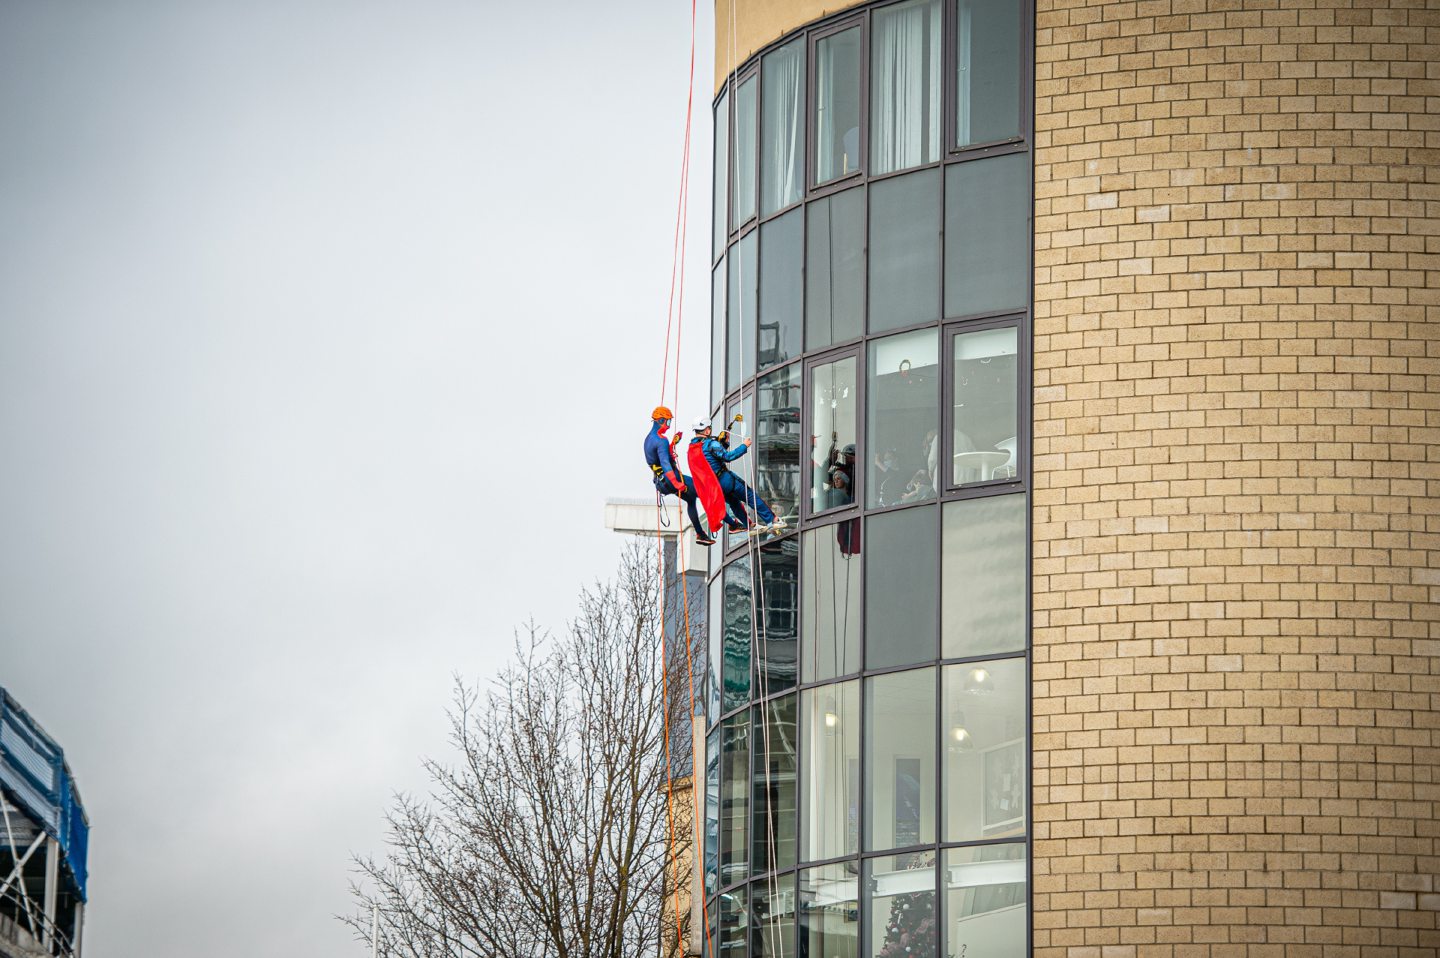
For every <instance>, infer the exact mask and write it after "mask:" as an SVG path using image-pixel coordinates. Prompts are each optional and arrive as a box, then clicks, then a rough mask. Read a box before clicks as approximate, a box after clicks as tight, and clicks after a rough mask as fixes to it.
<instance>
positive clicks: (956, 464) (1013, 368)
mask: <svg viewBox="0 0 1440 958" xmlns="http://www.w3.org/2000/svg"><path fill="white" fill-rule="evenodd" d="M1018 338H1019V333H1018V331H1017V330H1016V328H1015V327H1014V326H1006V327H1003V328H1001V329H982V330H978V331H976V332H973V333H964V334H963V335H960V336H956V337H955V346H954V360H955V375H954V376H953V377H952V378H951V381H950V387H951V391H952V392H953V393H954V397H953V399H952V400H951V409H952V411H953V413H954V415H953V417H952V418H953V419H954V433H953V442H954V449H953V460H954V461H953V465H952V472H951V479H950V481H951V482H952V483H953V484H955V485H957V486H958V485H963V484H964V483H967V482H986V481H988V480H991V479H1013V478H1015V476H1016V474H1017V472H1018V471H1019V462H1018V461H1017V456H1019V446H1018V440H1017V438H1016V436H1017V433H1018V429H1017V425H1016V420H1017V414H1018V410H1019V405H1020V384H1019V378H1018V377H1019V370H1018V369H1017V365H1018V357H1017V356H1016V350H1017V346H1018V342H1017V341H1018Z"/></svg>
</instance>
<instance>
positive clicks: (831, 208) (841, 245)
mask: <svg viewBox="0 0 1440 958" xmlns="http://www.w3.org/2000/svg"><path fill="white" fill-rule="evenodd" d="M806 215H808V216H809V217H810V228H809V231H808V232H807V233H806V235H805V348H806V349H812V350H813V349H820V348H823V347H825V346H829V345H831V344H832V343H843V342H847V341H849V340H851V339H856V338H858V337H859V336H860V332H861V329H862V326H863V324H864V321H865V188H864V187H863V186H857V187H856V188H855V189H852V190H846V191H845V192H843V193H836V194H834V195H833V196H827V197H825V198H823V199H819V200H816V201H814V202H813V203H809V204H807V213H806Z"/></svg>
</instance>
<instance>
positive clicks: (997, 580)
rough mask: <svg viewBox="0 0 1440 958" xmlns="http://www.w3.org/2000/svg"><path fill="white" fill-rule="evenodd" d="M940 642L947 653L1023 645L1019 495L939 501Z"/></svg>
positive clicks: (1010, 649)
mask: <svg viewBox="0 0 1440 958" xmlns="http://www.w3.org/2000/svg"><path fill="white" fill-rule="evenodd" d="M944 511H945V521H944V527H945V531H944V539H943V542H944V545H943V549H944V554H943V556H942V557H941V562H940V566H941V571H940V574H941V577H942V578H941V582H942V586H943V587H942V589H941V599H940V644H941V646H942V648H943V649H944V657H945V658H947V659H960V658H967V657H969V656H972V655H990V654H991V653H994V652H1019V651H1022V650H1024V648H1025V610H1026V588H1025V570H1026V564H1025V548H1026V543H1027V541H1028V537H1027V535H1026V532H1025V496H1024V495H1014V496H990V497H988V498H984V499H966V500H964V501H961V502H947V503H946V504H945V510H944Z"/></svg>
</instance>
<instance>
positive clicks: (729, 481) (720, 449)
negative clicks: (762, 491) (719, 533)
mask: <svg viewBox="0 0 1440 958" xmlns="http://www.w3.org/2000/svg"><path fill="white" fill-rule="evenodd" d="M700 448H701V452H703V453H704V454H705V461H706V462H708V463H709V464H710V468H711V470H713V471H714V473H715V478H716V479H717V480H719V482H720V489H721V491H722V492H724V493H725V505H726V506H728V507H729V509H728V510H727V515H726V517H725V524H726V525H727V526H730V528H732V529H734V528H735V526H733V525H730V515H729V513H734V514H735V515H736V516H738V517H739V520H740V523H741V524H742V526H741V527H742V528H743V526H744V525H748V522H746V519H747V517H748V515H749V514H748V513H747V512H746V511H745V507H746V506H747V505H748V506H749V507H750V508H752V509H754V510H755V512H756V514H757V515H759V517H760V521H761V522H763V523H765V524H766V525H769V524H770V523H772V522H774V521H775V513H774V512H772V511H770V506H768V505H767V504H766V503H765V500H764V499H761V498H760V496H759V494H758V493H756V492H755V490H754V489H751V488H750V487H749V486H747V485H746V484H745V480H744V479H741V478H740V477H739V476H738V475H736V474H735V473H733V472H731V471H730V463H732V462H734V461H735V460H736V459H739V458H740V457H741V456H743V455H745V453H746V452H748V451H749V449H750V447H749V446H737V447H736V448H734V449H726V448H725V446H724V444H723V443H721V442H720V440H718V439H715V438H713V437H711V438H709V439H706V440H705V444H704V445H703V446H701V447H700Z"/></svg>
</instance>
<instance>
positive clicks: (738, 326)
mask: <svg viewBox="0 0 1440 958" xmlns="http://www.w3.org/2000/svg"><path fill="white" fill-rule="evenodd" d="M755 236H756V233H755V232H754V231H753V230H752V231H751V232H749V233H747V234H746V235H745V237H744V238H743V239H741V240H740V242H739V243H737V244H736V246H735V248H734V249H732V250H731V251H730V253H729V254H728V255H727V256H726V257H725V258H726V260H727V263H728V267H729V269H728V272H729V283H728V285H729V292H728V295H727V297H726V305H727V306H728V313H729V316H728V320H727V322H728V329H729V334H728V335H727V336H726V340H727V345H728V349H727V356H726V361H725V369H726V373H725V388H726V391H729V390H732V389H734V388H735V387H736V386H738V385H740V383H741V381H742V380H745V379H749V378H750V377H751V376H753V375H755V300H756V295H755V294H756V289H757V285H756V278H757V270H756V268H755V267H756V265H757V262H756V258H755Z"/></svg>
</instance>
